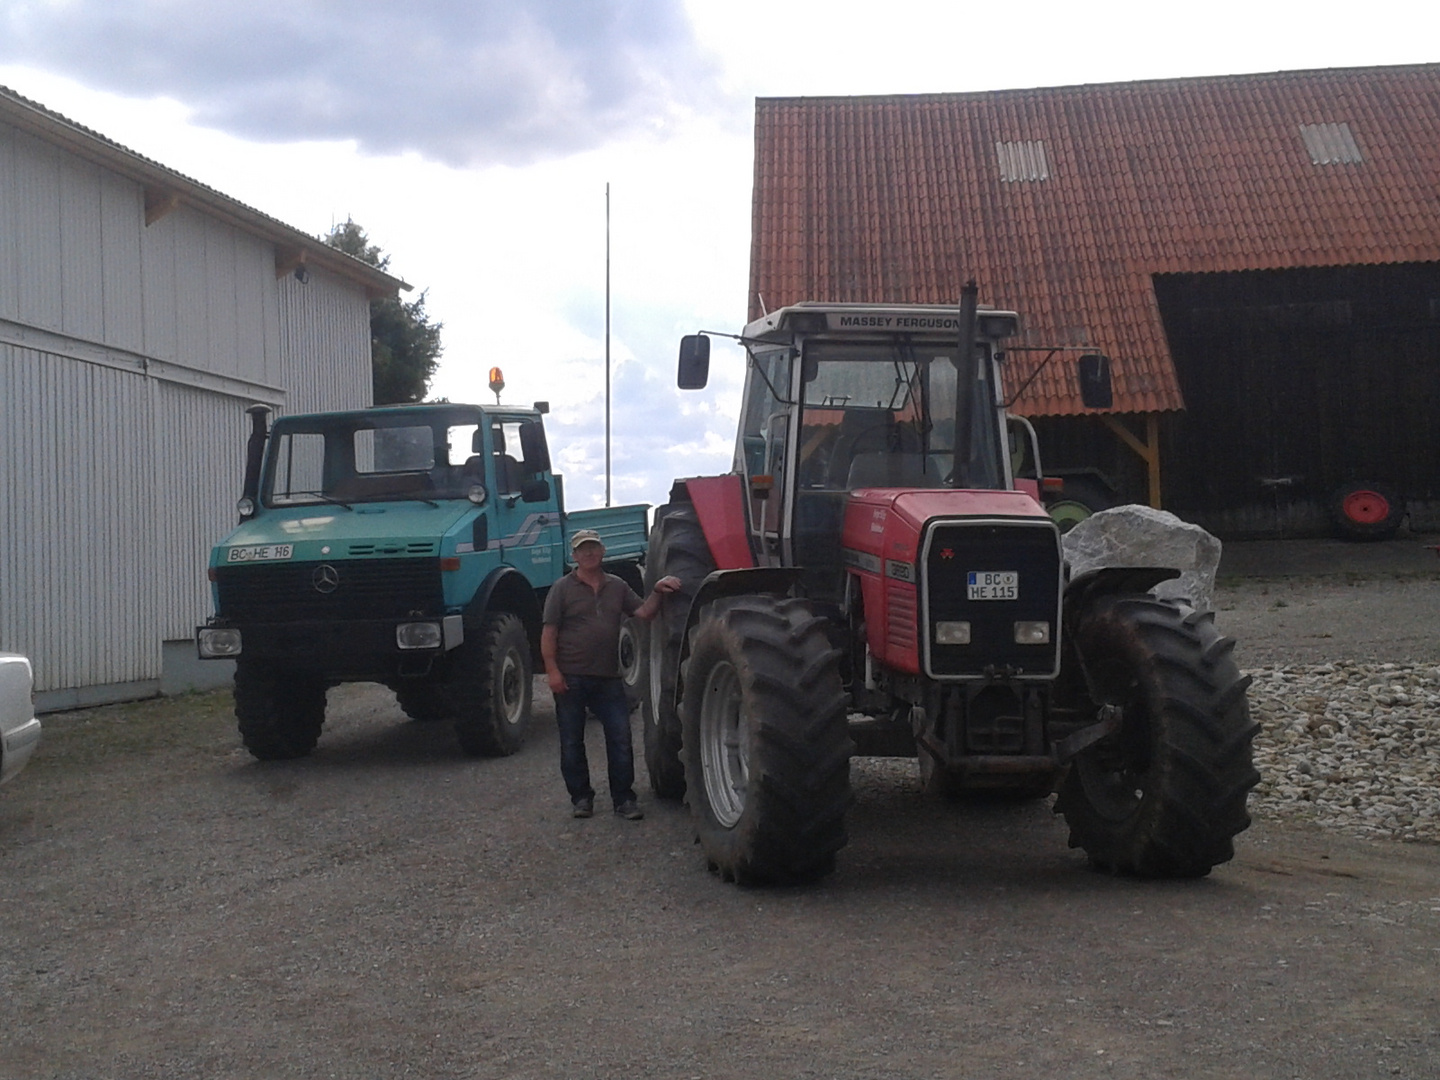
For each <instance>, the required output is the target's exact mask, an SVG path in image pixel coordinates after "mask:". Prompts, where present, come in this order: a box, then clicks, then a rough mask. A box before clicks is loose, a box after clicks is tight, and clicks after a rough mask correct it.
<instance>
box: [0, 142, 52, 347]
mask: <svg viewBox="0 0 1440 1080" xmlns="http://www.w3.org/2000/svg"><path fill="white" fill-rule="evenodd" d="M14 140H15V148H16V154H15V169H14V176H13V185H14V186H13V187H12V189H11V191H12V193H13V194H12V197H13V198H14V200H15V206H16V215H15V243H16V252H15V257H16V262H17V265H18V266H19V268H20V273H19V275H18V276H17V279H16V282H15V298H16V309H15V310H16V318H17V319H18V320H19V321H21V322H25V323H29V324H30V325H32V326H42V327H45V328H46V329H48V330H59V329H60V324H61V314H60V313H61V310H62V304H61V299H62V297H63V296H64V282H63V280H62V277H61V273H60V247H61V245H60V155H59V154H58V153H57V152H56V151H55V150H53V149H51V148H50V147H48V146H46V145H45V144H44V143H41V142H38V141H37V140H35V139H32V138H31V137H30V136H28V135H25V134H23V133H22V132H18V131H17V132H14Z"/></svg>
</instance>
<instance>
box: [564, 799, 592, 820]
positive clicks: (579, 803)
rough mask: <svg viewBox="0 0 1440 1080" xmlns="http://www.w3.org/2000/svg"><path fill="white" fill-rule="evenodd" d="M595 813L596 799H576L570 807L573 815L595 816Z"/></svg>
mask: <svg viewBox="0 0 1440 1080" xmlns="http://www.w3.org/2000/svg"><path fill="white" fill-rule="evenodd" d="M594 814H595V800H594V799H576V800H575V802H574V803H573V804H572V805H571V807H570V816H571V817H593V816H594Z"/></svg>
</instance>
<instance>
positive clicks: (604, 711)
mask: <svg viewBox="0 0 1440 1080" xmlns="http://www.w3.org/2000/svg"><path fill="white" fill-rule="evenodd" d="M570 550H571V552H572V553H573V554H574V558H575V569H574V570H572V571H570V573H568V574H566V575H565V576H564V577H563V578H561V579H560V580H559V581H557V582H556V583H555V584H554V585H552V586H551V587H550V592H549V594H548V595H547V596H546V597H545V615H544V621H545V626H544V629H543V630H541V632H540V655H541V656H542V657H543V658H544V660H545V679H546V681H547V682H548V683H549V684H550V692H551V693H552V694H554V695H555V719H556V721H557V722H558V723H559V725H560V775H561V776H563V777H564V778H565V787H566V790H568V791H569V792H570V804H571V813H572V814H573V815H574V816H575V817H577V818H588V817H590V816H591V815H592V814H593V813H595V789H594V788H593V787H591V786H590V763H589V762H588V761H587V760H586V757H585V711H586V709H589V711H590V712H592V713H593V714H594V715H595V718H596V719H597V720H599V721H600V726H601V727H602V728H603V729H604V731H605V757H606V759H607V761H608V764H609V771H610V798H611V800H612V801H613V802H614V804H615V813H617V814H619V815H620V816H621V817H623V818H625V819H626V820H628V821H639V820H640V819H641V818H643V817H644V816H645V814H644V812H643V811H642V810H641V809H640V807H639V805H638V804H637V803H636V801H635V752H634V749H633V747H632V746H631V742H630V702H629V701H628V700H626V697H625V683H624V681H623V680H622V679H621V678H620V623H621V622H622V621H623V620H624V618H625V616H627V615H633V616H635V618H637V619H646V620H649V619H653V618H654V617H655V616H656V615H658V614H659V613H660V602H661V596H662V594H664V593H672V592H674V591H675V590H676V589H678V588H680V579H679V578H677V577H664V578H661V579H660V580H659V581H657V582H656V583H655V591H654V592H652V593H651V594H650V595H649V596H647V597H646V598H645V599H644V601H641V599H640V597H638V596H636V595H635V591H634V590H633V589H631V588H630V586H629V585H627V584H625V582H624V581H623V580H621V579H620V578H618V577H616V576H615V575H614V574H607V573H606V572H605V571H604V570H603V569H601V566H600V564H601V563H602V562H603V561H604V559H605V545H604V544H602V543H601V542H600V534H599V533H597V532H596V531H595V530H594V529H580V530H578V531H577V532H576V533H575V535H574V536H572V537H571V538H570Z"/></svg>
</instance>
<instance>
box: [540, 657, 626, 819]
mask: <svg viewBox="0 0 1440 1080" xmlns="http://www.w3.org/2000/svg"><path fill="white" fill-rule="evenodd" d="M565 685H566V686H567V687H569V689H568V690H566V691H565V693H563V694H556V695H555V719H556V721H557V722H558V723H559V725H560V775H561V776H563V777H564V778H565V790H567V791H568V792H570V801H571V802H572V803H574V802H579V801H580V800H581V799H593V798H595V789H594V788H593V787H591V786H590V763H589V761H588V760H587V759H586V757H585V710H586V709H587V708H588V709H589V710H590V712H591V713H592V714H594V716H595V719H597V720H599V721H600V726H601V728H603V729H604V731H605V757H606V759H607V761H608V763H609V766H610V798H611V799H612V800H613V801H614V803H615V805H616V806H620V805H621V804H622V803H627V802H633V801H634V799H635V751H634V749H633V748H632V746H631V744H630V702H629V701H627V700H626V698H625V683H624V682H623V681H622V680H620V679H618V678H615V679H603V678H597V677H595V676H593V675H566V676H565Z"/></svg>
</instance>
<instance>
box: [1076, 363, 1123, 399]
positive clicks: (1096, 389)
mask: <svg viewBox="0 0 1440 1080" xmlns="http://www.w3.org/2000/svg"><path fill="white" fill-rule="evenodd" d="M1080 400H1081V401H1083V402H1084V403H1085V407H1086V408H1087V409H1108V408H1110V407H1111V406H1112V405H1114V404H1115V395H1114V392H1113V391H1112V390H1111V388H1110V358H1109V357H1108V356H1105V355H1103V354H1102V353H1085V354H1084V355H1083V356H1081V357H1080Z"/></svg>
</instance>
